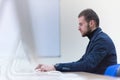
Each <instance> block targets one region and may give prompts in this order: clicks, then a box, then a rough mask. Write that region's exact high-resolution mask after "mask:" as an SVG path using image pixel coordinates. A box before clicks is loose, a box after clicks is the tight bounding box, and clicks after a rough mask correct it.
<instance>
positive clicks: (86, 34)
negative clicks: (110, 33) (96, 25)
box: [83, 24, 92, 37]
mask: <svg viewBox="0 0 120 80" xmlns="http://www.w3.org/2000/svg"><path fill="white" fill-rule="evenodd" d="M91 32H92V29H91V28H90V26H89V24H88V25H87V32H86V33H85V34H84V35H83V37H85V36H88V35H89V34H90V33H91Z"/></svg>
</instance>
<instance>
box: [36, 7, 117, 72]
mask: <svg viewBox="0 0 120 80" xmlns="http://www.w3.org/2000/svg"><path fill="white" fill-rule="evenodd" d="M78 20H79V31H80V32H81V34H82V36H83V37H85V36H87V37H88V38H89V40H90V41H89V44H88V46H87V49H86V52H85V54H84V55H83V56H82V58H81V59H80V60H78V61H76V62H71V63H59V64H56V65H44V64H39V65H38V66H37V67H36V69H37V70H39V71H43V72H46V71H53V70H57V71H62V72H75V71H83V72H90V73H96V74H104V72H105V70H106V68H107V67H108V66H110V65H114V64H117V56H116V50H115V46H114V43H113V42H112V40H111V38H110V37H109V36H108V35H107V34H105V33H104V32H103V31H102V30H101V28H100V27H99V17H98V16H97V14H96V13H95V12H94V11H93V10H92V9H85V10H83V11H82V12H81V13H80V14H79V16H78Z"/></svg>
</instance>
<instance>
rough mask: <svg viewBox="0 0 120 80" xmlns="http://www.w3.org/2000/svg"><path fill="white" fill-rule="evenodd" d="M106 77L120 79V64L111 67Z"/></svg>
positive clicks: (107, 70)
mask: <svg viewBox="0 0 120 80" xmlns="http://www.w3.org/2000/svg"><path fill="white" fill-rule="evenodd" d="M104 75H107V76H112V77H120V64H116V65H112V66H109V67H108V68H107V69H106V71H105V73H104Z"/></svg>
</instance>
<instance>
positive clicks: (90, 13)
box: [78, 9, 99, 27]
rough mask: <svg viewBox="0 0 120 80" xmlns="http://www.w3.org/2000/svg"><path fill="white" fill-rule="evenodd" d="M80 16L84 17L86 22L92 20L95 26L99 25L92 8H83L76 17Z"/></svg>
mask: <svg viewBox="0 0 120 80" xmlns="http://www.w3.org/2000/svg"><path fill="white" fill-rule="evenodd" d="M81 16H84V17H85V20H86V21H87V22H89V21H90V20H94V21H95V22H96V27H99V17H98V15H97V14H96V12H95V11H93V10H92V9H85V10H83V11H82V12H81V13H80V14H79V15H78V18H80V17H81Z"/></svg>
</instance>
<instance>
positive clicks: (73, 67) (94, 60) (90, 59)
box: [55, 39, 108, 72]
mask: <svg viewBox="0 0 120 80" xmlns="http://www.w3.org/2000/svg"><path fill="white" fill-rule="evenodd" d="M107 48H108V45H107V43H106V41H105V40H104V39H98V40H97V41H95V42H94V43H93V49H92V51H90V53H88V54H87V55H85V56H84V59H83V60H82V61H77V62H72V63H59V64H56V65H55V69H56V70H58V71H62V72H64V71H65V72H66V71H87V72H90V71H92V70H93V69H94V68H95V67H96V66H97V65H98V64H99V63H100V62H101V61H102V60H103V58H104V57H105V56H106V55H107Z"/></svg>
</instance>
